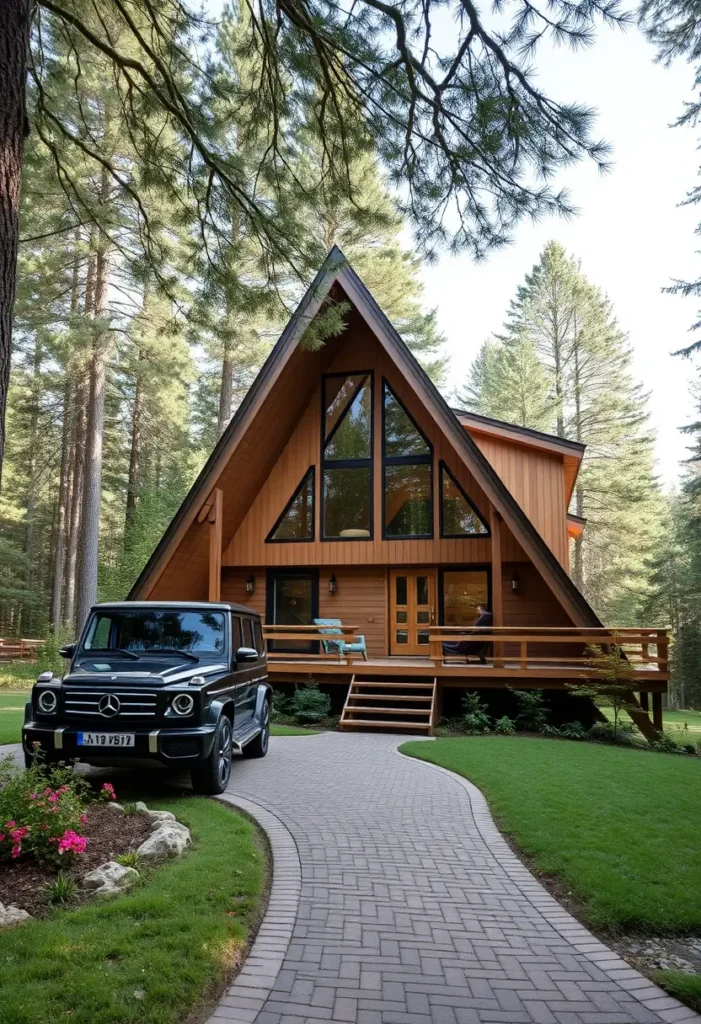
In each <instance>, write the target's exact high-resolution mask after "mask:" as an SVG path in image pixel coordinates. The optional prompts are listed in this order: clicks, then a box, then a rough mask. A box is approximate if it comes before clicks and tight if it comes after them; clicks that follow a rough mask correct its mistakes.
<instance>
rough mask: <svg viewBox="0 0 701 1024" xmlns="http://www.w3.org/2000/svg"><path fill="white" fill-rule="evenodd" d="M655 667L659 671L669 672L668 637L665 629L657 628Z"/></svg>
mask: <svg viewBox="0 0 701 1024" xmlns="http://www.w3.org/2000/svg"><path fill="white" fill-rule="evenodd" d="M657 657H658V658H659V661H658V662H657V669H658V671H659V672H669V637H668V636H667V630H666V629H658V630H657Z"/></svg>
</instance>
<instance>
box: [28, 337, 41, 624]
mask: <svg viewBox="0 0 701 1024" xmlns="http://www.w3.org/2000/svg"><path fill="white" fill-rule="evenodd" d="M41 360H42V347H41V343H40V342H39V340H38V339H37V340H36V341H35V343H34V359H33V366H32V396H31V408H30V413H29V447H28V450H27V477H28V484H27V498H26V518H25V526H24V553H25V555H26V560H27V570H26V575H25V582H26V584H27V591H28V593H30V594H31V593H32V591H33V590H34V589H35V588H36V586H37V585H38V579H37V571H38V557H37V551H36V525H37V524H36V511H37V487H38V483H39V481H38V477H37V455H38V448H39V392H40V382H39V374H40V372H41ZM31 619H32V613H31V612H29V613H28V615H27V620H26V622H25V623H24V624H23V629H24V630H25V631H26V632H27V633H30V632H31V631H32V628H33V623H32V621H31Z"/></svg>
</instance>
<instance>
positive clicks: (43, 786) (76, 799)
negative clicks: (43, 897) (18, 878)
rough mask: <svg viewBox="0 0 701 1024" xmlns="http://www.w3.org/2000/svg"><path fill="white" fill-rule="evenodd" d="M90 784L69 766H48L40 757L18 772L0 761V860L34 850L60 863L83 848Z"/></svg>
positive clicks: (38, 855)
mask: <svg viewBox="0 0 701 1024" xmlns="http://www.w3.org/2000/svg"><path fill="white" fill-rule="evenodd" d="M87 793H88V790H87V786H86V783H85V782H84V781H83V780H82V779H80V778H79V777H74V775H73V768H72V766H71V765H65V764H64V765H58V766H56V767H52V768H49V767H45V766H44V765H42V764H41V762H40V761H39V760H38V759H37V760H35V762H34V764H33V765H32V766H31V767H30V768H26V769H25V770H24V771H17V769H16V766H15V763H14V760H13V759H12V758H11V757H6V758H3V759H2V760H1V761H0V861H2V860H7V859H11V860H16V859H17V858H18V857H20V856H22V855H23V854H33V855H34V856H35V857H36V858H37V859H38V860H48V861H54V862H55V863H61V862H62V861H63V860H66V859H70V858H71V857H74V856H78V855H80V854H81V853H83V852H84V850H85V844H86V842H87V840H86V839H85V838H84V837H83V836H81V835H80V832H79V830H80V828H81V826H82V825H84V824H85V822H86V821H87V816H86V814H85V808H86V804H87Z"/></svg>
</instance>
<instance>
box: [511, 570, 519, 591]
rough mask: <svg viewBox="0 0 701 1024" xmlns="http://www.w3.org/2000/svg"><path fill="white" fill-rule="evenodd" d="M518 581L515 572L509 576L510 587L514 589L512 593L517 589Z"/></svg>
mask: <svg viewBox="0 0 701 1024" xmlns="http://www.w3.org/2000/svg"><path fill="white" fill-rule="evenodd" d="M518 582H519V581H518V576H517V575H516V573H514V574H513V575H512V577H511V589H512V590H513V591H514V593H515V592H516V591H517V590H518Z"/></svg>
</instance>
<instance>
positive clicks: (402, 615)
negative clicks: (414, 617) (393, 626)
mask: <svg viewBox="0 0 701 1024" xmlns="http://www.w3.org/2000/svg"><path fill="white" fill-rule="evenodd" d="M397 622H398V623H399V624H400V625H402V626H405V625H406V624H407V622H408V619H407V613H406V612H397Z"/></svg>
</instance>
